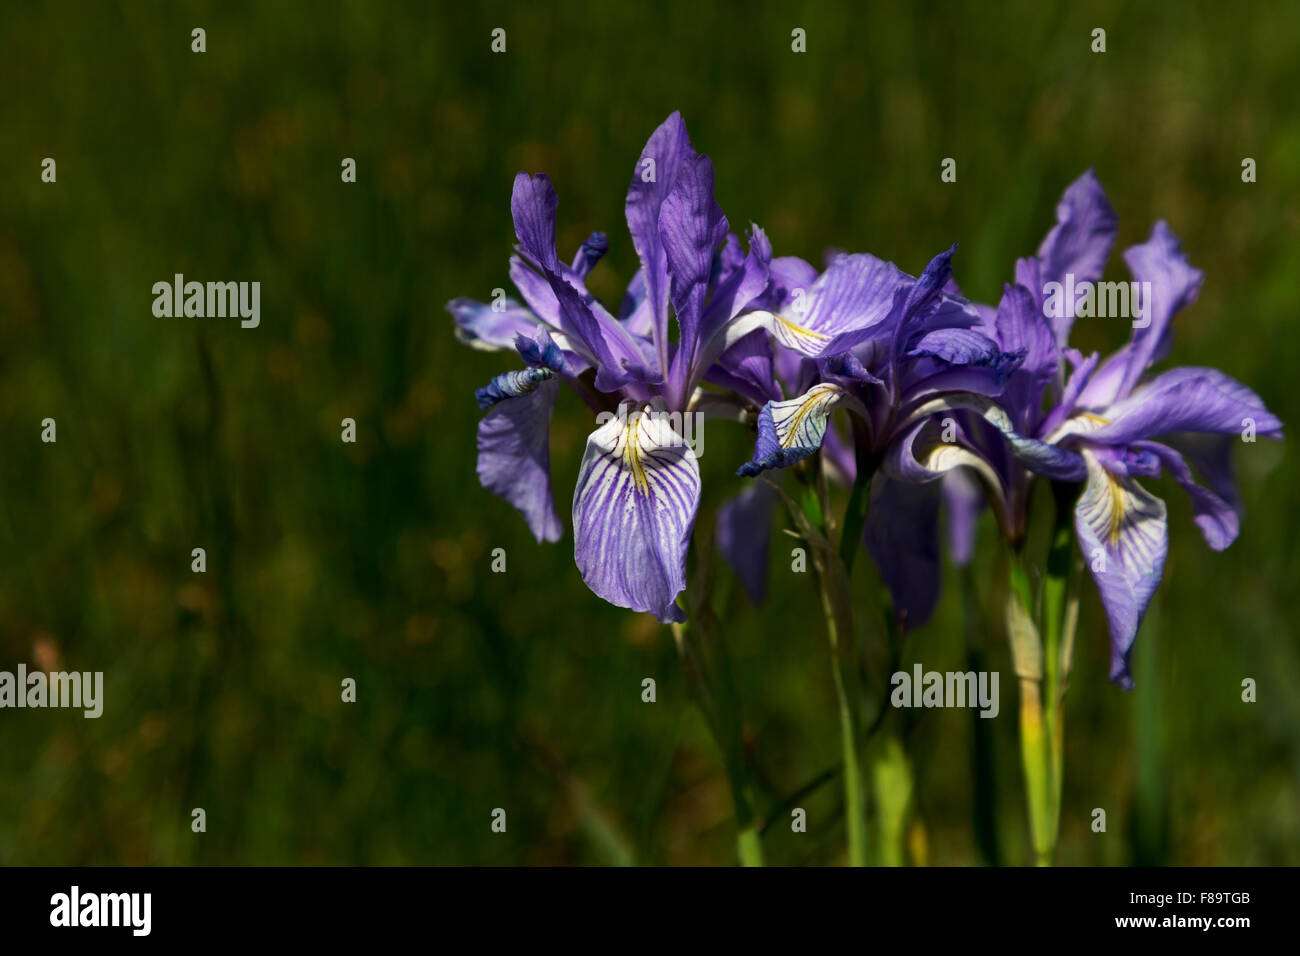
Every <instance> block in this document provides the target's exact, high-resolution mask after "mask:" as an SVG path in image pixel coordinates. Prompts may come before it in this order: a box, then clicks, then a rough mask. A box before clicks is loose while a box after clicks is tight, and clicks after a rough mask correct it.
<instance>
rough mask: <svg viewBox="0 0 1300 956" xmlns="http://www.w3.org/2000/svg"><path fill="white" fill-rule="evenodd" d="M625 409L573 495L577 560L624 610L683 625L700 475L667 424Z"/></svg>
mask: <svg viewBox="0 0 1300 956" xmlns="http://www.w3.org/2000/svg"><path fill="white" fill-rule="evenodd" d="M642 408H643V409H644V410H639V409H638V408H637V407H636V406H635V404H634V403H624V404H623V406H622V407H621V408H620V410H619V415H618V416H616V417H612V418H611V419H610V420H609V421H608V422H606V423H605V424H604V425H602V426H600V427H599V428H597V429H596V430H595V431H594V432H592V433H591V435H590V436H588V438H587V450H586V453H585V454H584V455H583V457H582V465H581V467H580V468H579V471H578V485H577V487H576V488H575V489H574V492H573V535H574V549H573V552H574V553H573V556H574V560H575V561H576V562H577V565H578V570H579V571H581V572H582V579H583V580H584V581H585V582H586V583H587V587H589V588H591V590H592V591H594V592H595V593H596V594H598V595H599V596H600V597H602V598H604V599H605V600H606V601H609V602H610V603H611V604H616V605H618V606H619V607H626V608H631V609H632V610H634V611H649V612H651V613H652V614H654V615H655V616H656V617H657V618H659V620H660V621H663V622H668V621H681V620H684V619H685V613H684V612H683V611H682V610H681V608H679V607H678V606H677V604H676V598H677V595H678V594H680V593H681V591H682V590H683V589H684V588H685V587H686V548H687V545H688V543H689V542H690V536H691V528H692V527H693V526H694V523H695V514H696V511H697V509H698V508H699V504H700V468H699V464H698V463H697V462H696V459H695V454H694V452H692V451H691V449H690V446H689V445H687V444H686V442H685V441H684V440H683V439H682V437H681V436H680V435H679V434H678V433H677V432H676V431H675V430H674V429H673V427H672V425H671V424H670V423H669V420H668V419H667V418H666V417H664V416H662V415H659V414H656V413H651V412H650V411H649V409H648V407H645V406H643V407H642Z"/></svg>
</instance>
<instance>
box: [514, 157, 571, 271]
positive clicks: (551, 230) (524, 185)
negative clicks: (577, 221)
mask: <svg viewBox="0 0 1300 956" xmlns="http://www.w3.org/2000/svg"><path fill="white" fill-rule="evenodd" d="M558 206H559V198H558V197H557V196H556V195H555V187H554V186H552V185H551V180H550V178H549V177H547V176H546V175H545V174H544V173H539V174H537V175H536V176H529V175H528V174H527V173H519V174H518V175H517V176H515V185H514V190H513V191H512V193H511V195H510V212H511V215H512V216H513V217H514V221H515V235H516V236H518V237H519V243H520V245H521V246H522V248H523V251H524V252H526V253H527V254H528V255H529V256H530V257H531V258H532V260H533V264H534V265H536V266H538V267H539V268H542V269H550V270H551V271H552V272H559V271H560V259H559V256H557V255H556V253H555V210H556V209H557V208H558Z"/></svg>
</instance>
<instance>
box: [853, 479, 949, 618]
mask: <svg viewBox="0 0 1300 956" xmlns="http://www.w3.org/2000/svg"><path fill="white" fill-rule="evenodd" d="M939 501H940V491H939V485H938V483H930V484H912V483H910V482H906V481H897V480H895V479H893V478H889V477H886V476H885V475H877V476H876V478H875V480H874V481H873V482H872V494H871V506H870V510H869V511H868V512H867V523H866V526H865V527H864V528H863V531H862V542H863V545H864V546H865V547H866V549H867V553H868V554H870V555H871V558H872V560H873V561H875V563H876V567H877V568H879V569H880V577H881V580H883V581H884V582H885V586H886V587H887V588H889V594H890V598H891V600H892V601H893V604H894V613H895V614H896V615H897V616H898V617H899V619H900V620H902V621H903V623H904V626H905V627H907V628H909V629H912V628H917V627H920V626H921V625H922V624H924V623H925V622H926V621H927V620H928V619H929V618H930V616H931V614H933V613H934V607H935V604H936V603H938V600H939V586H940V577H941V563H940V557H939Z"/></svg>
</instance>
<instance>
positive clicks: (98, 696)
mask: <svg viewBox="0 0 1300 956" xmlns="http://www.w3.org/2000/svg"><path fill="white" fill-rule="evenodd" d="M0 707H80V708H83V709H84V711H85V713H84V714H83V716H85V717H98V716H99V715H100V714H102V713H103V712H104V672H103V671H94V672H93V673H92V672H91V671H86V672H85V673H80V672H78V671H72V672H67V671H51V672H50V673H48V674H47V673H46V672H45V671H32V673H30V674H29V673H27V665H26V664H19V665H18V673H17V674H14V673H12V672H11V671H0Z"/></svg>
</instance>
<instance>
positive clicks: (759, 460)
mask: <svg viewBox="0 0 1300 956" xmlns="http://www.w3.org/2000/svg"><path fill="white" fill-rule="evenodd" d="M840 405H847V406H848V407H850V408H852V409H853V410H854V411H856V412H857V413H858V414H859V415H860V416H862V417H863V418H866V414H867V412H866V409H865V408H863V407H862V403H861V402H859V401H858V400H857V399H856V398H854V397H853V395H851V394H850V393H849V392H848V391H847V390H845V389H844V388H841V387H840V386H839V385H834V384H831V383H829V382H822V383H820V384H818V385H814V386H813V387H812V388H811V389H809V390H808V391H807V392H804V394H802V395H800V396H799V397H798V398H792V399H789V400H787V401H784V402H768V403H767V404H766V405H764V406H763V410H762V411H761V412H759V414H758V440H757V441H756V442H755V444H754V458H753V460H752V461H748V462H746V463H745V464H743V465H741V466H740V469H739V471H737V472H736V474H738V475H742V476H744V477H747V478H753V477H754V476H755V475H759V474H762V473H763V472H765V471H767V470H768V469H769V468H785V467H787V466H789V465H793V464H794V463H795V462H798V461H802V460H803V459H805V458H807V457H808V456H809V455H812V454H814V453H815V452H816V451H817V449H819V448H821V446H822V441H823V440H824V439H825V437H826V428H827V426H828V425H829V423H830V416H831V412H832V411H834V410H835V409H836V408H837V407H838V406H840Z"/></svg>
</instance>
